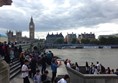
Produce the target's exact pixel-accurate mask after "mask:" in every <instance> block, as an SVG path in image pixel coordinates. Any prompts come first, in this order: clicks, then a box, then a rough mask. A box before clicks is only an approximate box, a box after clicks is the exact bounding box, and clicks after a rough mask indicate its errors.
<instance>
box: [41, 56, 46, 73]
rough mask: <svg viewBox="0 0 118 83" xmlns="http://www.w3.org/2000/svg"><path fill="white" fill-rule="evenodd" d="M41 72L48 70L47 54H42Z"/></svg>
mask: <svg viewBox="0 0 118 83" xmlns="http://www.w3.org/2000/svg"><path fill="white" fill-rule="evenodd" d="M41 67H42V68H41V73H42V74H43V73H44V72H45V70H46V57H45V55H42V56H41Z"/></svg>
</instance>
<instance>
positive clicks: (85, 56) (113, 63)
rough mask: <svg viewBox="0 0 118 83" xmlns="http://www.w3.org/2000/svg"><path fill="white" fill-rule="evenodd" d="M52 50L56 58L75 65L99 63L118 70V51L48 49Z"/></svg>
mask: <svg viewBox="0 0 118 83" xmlns="http://www.w3.org/2000/svg"><path fill="white" fill-rule="evenodd" d="M48 50H51V51H52V52H53V53H54V55H55V56H59V57H60V58H63V59H67V58H68V59H70V60H71V61H72V62H73V63H74V62H78V64H79V65H85V62H86V61H88V63H89V64H90V63H91V62H94V64H96V61H99V62H100V63H101V64H102V65H104V66H105V67H106V68H107V67H110V68H111V69H116V68H118V49H110V48H108V49H107V48H105V49H97V48H96V49H93V48H89V49H47V51H48Z"/></svg>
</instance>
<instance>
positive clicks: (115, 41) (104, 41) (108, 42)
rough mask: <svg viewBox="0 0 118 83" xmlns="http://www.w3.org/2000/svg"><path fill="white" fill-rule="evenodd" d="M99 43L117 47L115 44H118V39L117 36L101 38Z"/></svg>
mask: <svg viewBox="0 0 118 83" xmlns="http://www.w3.org/2000/svg"><path fill="white" fill-rule="evenodd" d="M99 43H100V44H103V45H115V44H118V37H115V36H109V37H107V38H105V37H100V38H99Z"/></svg>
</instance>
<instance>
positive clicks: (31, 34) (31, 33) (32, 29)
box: [29, 17, 35, 39]
mask: <svg viewBox="0 0 118 83" xmlns="http://www.w3.org/2000/svg"><path fill="white" fill-rule="evenodd" d="M34 35H35V24H34V22H33V18H32V17H31V20H30V23H29V37H30V39H34V38H35V37H34Z"/></svg>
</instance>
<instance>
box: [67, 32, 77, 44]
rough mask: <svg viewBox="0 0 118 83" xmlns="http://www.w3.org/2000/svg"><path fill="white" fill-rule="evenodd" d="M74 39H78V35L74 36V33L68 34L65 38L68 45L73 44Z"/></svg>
mask: <svg viewBox="0 0 118 83" xmlns="http://www.w3.org/2000/svg"><path fill="white" fill-rule="evenodd" d="M73 39H77V36H76V34H74V33H72V34H67V35H66V37H65V42H67V44H71V43H72V40H73Z"/></svg>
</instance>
